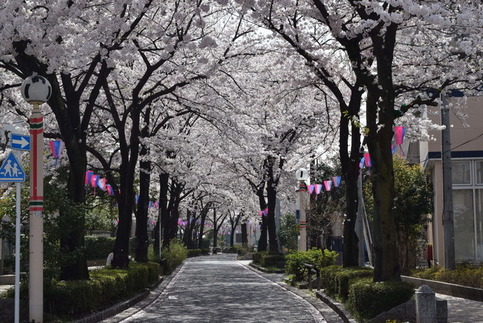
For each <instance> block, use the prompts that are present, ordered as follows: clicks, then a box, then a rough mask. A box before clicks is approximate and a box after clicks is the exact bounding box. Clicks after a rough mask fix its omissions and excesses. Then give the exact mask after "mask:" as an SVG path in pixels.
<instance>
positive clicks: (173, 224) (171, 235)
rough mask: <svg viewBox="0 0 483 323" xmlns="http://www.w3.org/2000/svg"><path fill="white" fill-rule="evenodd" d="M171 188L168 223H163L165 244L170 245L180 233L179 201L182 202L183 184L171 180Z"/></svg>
mask: <svg viewBox="0 0 483 323" xmlns="http://www.w3.org/2000/svg"><path fill="white" fill-rule="evenodd" d="M169 186H170V190H169V193H170V194H169V202H168V207H167V212H166V225H163V230H164V235H163V246H165V247H169V244H170V242H171V241H172V240H174V239H175V238H176V236H177V233H178V218H179V203H180V202H181V193H182V192H183V185H182V184H179V183H177V182H176V181H174V180H171V185H169Z"/></svg>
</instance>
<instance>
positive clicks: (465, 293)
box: [401, 276, 483, 302]
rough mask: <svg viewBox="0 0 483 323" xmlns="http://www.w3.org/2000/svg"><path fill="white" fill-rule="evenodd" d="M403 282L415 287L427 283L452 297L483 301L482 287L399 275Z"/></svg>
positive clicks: (437, 291) (435, 290)
mask: <svg viewBox="0 0 483 323" xmlns="http://www.w3.org/2000/svg"><path fill="white" fill-rule="evenodd" d="M401 279H402V280H403V281H405V282H408V283H411V284H413V285H414V286H415V287H416V288H418V287H419V286H421V285H428V286H429V287H430V288H431V290H433V292H435V293H439V294H445V295H450V296H454V297H461V298H466V299H471V300H473V301H480V302H483V289H482V288H475V287H468V286H463V285H457V284H451V283H445V282H439V281H436V280H428V279H422V278H416V277H409V276H401Z"/></svg>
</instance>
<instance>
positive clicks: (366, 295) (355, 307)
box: [348, 279, 414, 320]
mask: <svg viewBox="0 0 483 323" xmlns="http://www.w3.org/2000/svg"><path fill="white" fill-rule="evenodd" d="M413 295H414V288H413V286H412V285H411V284H409V283H405V282H372V281H370V280H369V279H363V280H360V281H359V282H356V283H354V284H352V285H351V287H350V292H349V304H348V305H349V308H350V309H351V311H352V312H353V314H354V316H355V317H356V318H358V319H360V320H367V319H371V318H374V317H376V316H377V315H379V314H381V313H383V312H386V311H388V310H390V309H392V308H393V307H396V306H398V305H400V304H403V303H405V302H407V301H409V300H410V299H411V298H412V296H413Z"/></svg>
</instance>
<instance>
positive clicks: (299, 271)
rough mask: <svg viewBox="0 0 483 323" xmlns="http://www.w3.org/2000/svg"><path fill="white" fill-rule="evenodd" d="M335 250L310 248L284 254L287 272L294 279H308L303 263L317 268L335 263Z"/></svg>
mask: <svg viewBox="0 0 483 323" xmlns="http://www.w3.org/2000/svg"><path fill="white" fill-rule="evenodd" d="M336 258H337V252H335V251H330V250H327V249H325V250H321V249H315V248H313V249H310V250H308V251H296V252H293V253H290V254H288V255H287V256H286V259H287V264H286V268H287V273H288V274H289V275H291V276H292V277H293V278H294V280H295V281H306V280H307V279H308V270H307V269H306V268H305V266H304V264H311V265H314V266H316V267H317V268H319V269H320V268H323V267H327V266H330V265H333V264H334V263H335V259H336Z"/></svg>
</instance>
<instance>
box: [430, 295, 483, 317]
mask: <svg viewBox="0 0 483 323" xmlns="http://www.w3.org/2000/svg"><path fill="white" fill-rule="evenodd" d="M436 297H437V298H439V299H445V300H446V301H447V302H448V323H477V322H480V323H481V322H483V301H482V302H477V301H472V300H469V299H464V298H460V297H453V296H448V295H443V294H436Z"/></svg>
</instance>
